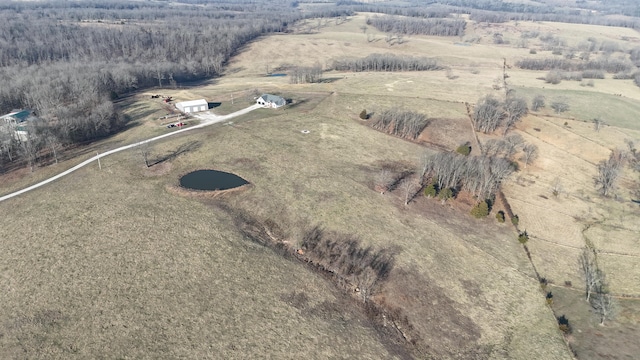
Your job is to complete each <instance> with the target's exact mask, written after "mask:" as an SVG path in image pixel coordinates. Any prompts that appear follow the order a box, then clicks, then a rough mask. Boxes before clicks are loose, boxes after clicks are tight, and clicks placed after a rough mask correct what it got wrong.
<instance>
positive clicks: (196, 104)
mask: <svg viewBox="0 0 640 360" xmlns="http://www.w3.org/2000/svg"><path fill="white" fill-rule="evenodd" d="M176 107H177V108H178V110H180V111H182V112H183V113H194V112H199V111H206V110H208V109H209V103H208V102H207V100H205V99H200V100H191V101H183V102H179V103H176Z"/></svg>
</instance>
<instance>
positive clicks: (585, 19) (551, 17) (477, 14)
mask: <svg viewBox="0 0 640 360" xmlns="http://www.w3.org/2000/svg"><path fill="white" fill-rule="evenodd" d="M469 18H470V19H471V20H475V21H478V22H487V23H503V22H507V21H549V22H564V23H572V24H589V25H603V26H617V27H626V28H632V29H637V28H640V21H639V20H638V19H633V18H618V17H614V18H611V17H604V16H594V15H587V14H580V13H575V12H574V13H564V14H563V13H546V14H545V13H507V12H493V11H473V12H471V15H470V17H469Z"/></svg>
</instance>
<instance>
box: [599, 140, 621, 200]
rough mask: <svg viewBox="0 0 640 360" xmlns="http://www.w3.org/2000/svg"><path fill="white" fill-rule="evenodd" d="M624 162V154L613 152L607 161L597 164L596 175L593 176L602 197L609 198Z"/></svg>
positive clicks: (617, 151)
mask: <svg viewBox="0 0 640 360" xmlns="http://www.w3.org/2000/svg"><path fill="white" fill-rule="evenodd" d="M624 162H625V155H624V153H623V152H621V151H619V150H615V151H612V152H611V155H609V158H608V159H607V160H602V161H600V162H599V163H598V174H597V175H596V176H595V178H594V182H595V185H596V188H597V189H598V190H599V191H600V193H601V194H602V195H603V196H609V194H610V193H611V191H612V190H613V189H614V188H615V185H616V182H617V181H618V177H619V176H620V170H621V169H622V166H623V165H624Z"/></svg>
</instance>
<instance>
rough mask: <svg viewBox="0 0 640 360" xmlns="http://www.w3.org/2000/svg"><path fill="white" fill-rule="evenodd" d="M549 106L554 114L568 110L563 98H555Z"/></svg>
mask: <svg viewBox="0 0 640 360" xmlns="http://www.w3.org/2000/svg"><path fill="white" fill-rule="evenodd" d="M551 108H552V109H553V111H555V113H556V114H560V113H563V112H565V111H568V110H569V104H567V103H566V101H564V100H556V101H554V102H552V103H551Z"/></svg>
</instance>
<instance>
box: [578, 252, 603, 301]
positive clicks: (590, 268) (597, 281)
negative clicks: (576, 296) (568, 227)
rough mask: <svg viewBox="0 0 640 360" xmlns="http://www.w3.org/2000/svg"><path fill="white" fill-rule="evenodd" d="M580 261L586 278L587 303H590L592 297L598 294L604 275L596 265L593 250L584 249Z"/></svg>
mask: <svg viewBox="0 0 640 360" xmlns="http://www.w3.org/2000/svg"><path fill="white" fill-rule="evenodd" d="M578 260H579V262H580V268H581V270H582V276H583V278H584V284H585V299H586V300H587V302H590V301H591V295H593V293H596V292H598V291H599V290H600V288H601V286H602V273H601V272H600V270H599V269H598V264H597V263H596V259H595V254H594V252H593V250H592V249H589V248H587V247H585V248H584V249H582V253H581V254H580V258H579V259H578Z"/></svg>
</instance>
